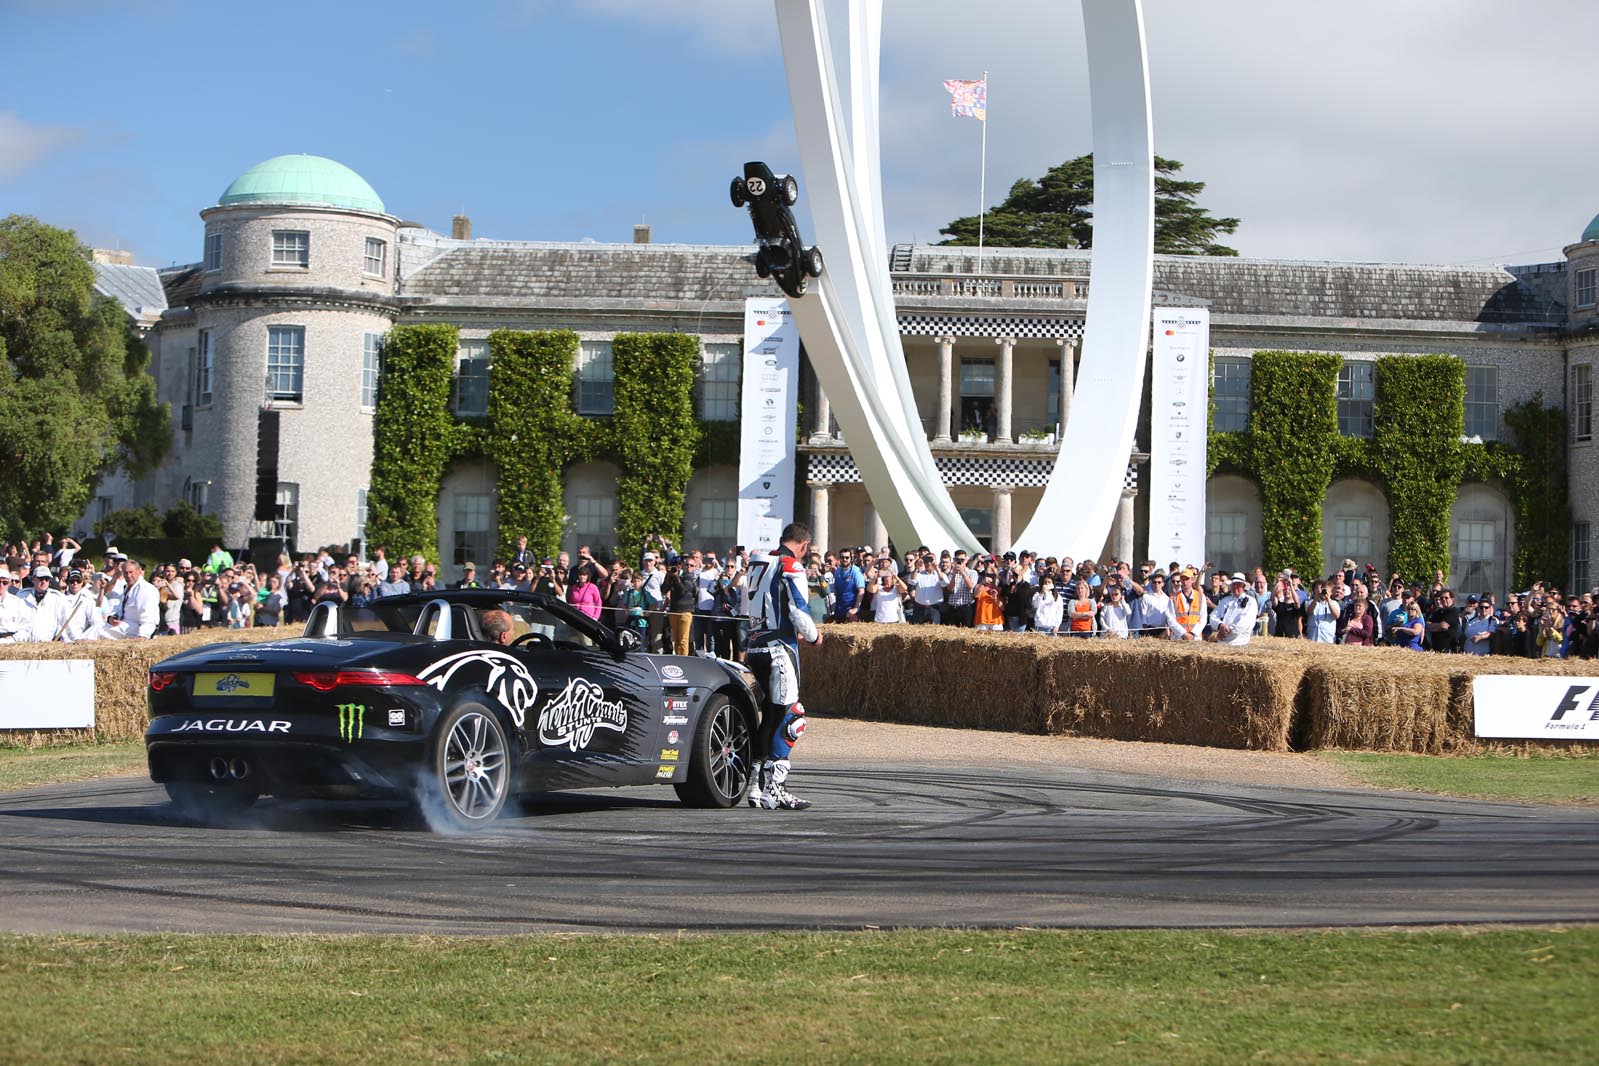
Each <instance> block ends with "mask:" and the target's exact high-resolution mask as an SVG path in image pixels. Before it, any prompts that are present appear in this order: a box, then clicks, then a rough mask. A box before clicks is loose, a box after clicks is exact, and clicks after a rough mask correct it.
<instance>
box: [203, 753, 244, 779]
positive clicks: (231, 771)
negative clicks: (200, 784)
mask: <svg viewBox="0 0 1599 1066" xmlns="http://www.w3.org/2000/svg"><path fill="white" fill-rule="evenodd" d="M249 776H250V764H249V763H247V762H245V761H244V760H243V759H240V758H237V757H235V758H232V759H224V758H222V756H220V755H218V756H217V757H215V758H213V759H212V760H211V780H213V781H225V780H227V779H228V778H232V779H233V780H235V781H243V780H244V779H245V778H246V777H249Z"/></svg>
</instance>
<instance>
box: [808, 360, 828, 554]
mask: <svg viewBox="0 0 1599 1066" xmlns="http://www.w3.org/2000/svg"><path fill="white" fill-rule="evenodd" d="M815 406H816V409H815V411H814V412H813V419H812V421H811V440H812V441H815V442H818V443H827V442H829V441H831V440H832V439H833V405H832V403H831V402H829V401H828V399H827V393H825V392H823V391H822V379H821V378H817V379H816V405H815ZM811 532H812V533H814V532H816V531H815V530H812V531H811Z"/></svg>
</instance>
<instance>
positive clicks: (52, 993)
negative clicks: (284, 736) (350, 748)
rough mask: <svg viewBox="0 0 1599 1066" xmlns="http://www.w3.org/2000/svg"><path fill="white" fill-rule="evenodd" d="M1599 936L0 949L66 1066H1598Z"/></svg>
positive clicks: (941, 935) (43, 945) (246, 943)
mask: <svg viewBox="0 0 1599 1066" xmlns="http://www.w3.org/2000/svg"><path fill="white" fill-rule="evenodd" d="M1596 986H1599V929H1594V928H1570V929H1558V928H1557V929H1549V928H1545V929H1513V930H1506V929H1486V930H1461V929H1448V930H1425V931H1386V932H1371V931H1354V932H1351V931H1339V932H1296V933H1280V932H1276V933H1254V932H1250V933H1227V932H1219V931H1184V932H1160V931H1148V932H1146V931H1138V932H1046V931H1009V932H1005V931H1001V932H951V931H934V932H893V933H829V934H784V935H778V934H768V935H718V936H684V937H660V936H648V937H620V936H611V937H599V936H582V937H563V936H538V937H505V938H496V939H458V938H442V937H437V938H436V937H425V938H411V937H389V938H381V937H344V938H330V937H309V936H308V937H275V938H274V937H197V936H178V935H145V936H119V937H39V936H3V937H0V993H3V994H4V996H5V1001H6V1010H5V1011H4V1012H0V1047H5V1048H7V1049H8V1051H7V1054H8V1057H9V1058H10V1059H11V1061H17V1062H29V1063H56V1062H95V1063H117V1062H146V1061H157V1060H159V1061H164V1062H171V1061H176V1062H195V1061H230V1062H233V1061H242V1062H308V1063H312V1062H314V1063H346V1062H389V1061H396V1062H421V1061H437V1062H452V1063H453V1062H474V1063H478V1062H561V1063H567V1062H590V1061H615V1060H621V1059H628V1060H640V1061H672V1062H696V1063H698V1062H707V1063H720V1062H732V1063H740V1064H742V1063H747V1062H750V1061H757V1060H759V1061H766V1060H777V1061H784V1062H791V1061H794V1062H806V1063H814V1062H851V1063H856V1062H1007V1063H1011V1062H1049V1063H1057V1062H1064V1061H1071V1062H1090V1063H1092V1062H1115V1063H1125V1062H1129V1061H1131V1062H1157V1061H1158V1062H1162V1063H1177V1064H1182V1063H1200V1062H1205V1063H1209V1062H1243V1061H1251V1062H1267V1063H1296V1064H1298V1063H1307V1062H1309V1063H1316V1062H1363V1063H1422V1062H1438V1061H1453V1062H1466V1061H1469V1062H1480V1063H1488V1062H1507V1063H1521V1062H1534V1061H1536V1062H1542V1063H1549V1062H1583V1063H1587V1062H1591V1061H1593V1057H1594V1053H1595V1050H1596V1049H1599V1014H1596V1013H1595V1012H1594V1011H1593V1009H1592V1006H1591V1004H1590V1003H1589V1002H1588V1000H1587V997H1585V996H1582V995H1580V994H1575V993H1574V991H1573V990H1578V989H1582V988H1593V987H1596Z"/></svg>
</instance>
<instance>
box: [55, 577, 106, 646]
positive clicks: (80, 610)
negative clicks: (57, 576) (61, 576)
mask: <svg viewBox="0 0 1599 1066" xmlns="http://www.w3.org/2000/svg"><path fill="white" fill-rule="evenodd" d="M85 584H86V583H85V582H84V580H83V571H81V570H68V571H67V581H66V586H67V587H66V596H67V624H66V628H65V629H64V630H63V631H62V633H61V639H62V640H68V641H71V640H99V639H100V637H101V636H102V635H103V634H102V633H101V632H100V622H101V619H100V607H99V604H98V602H97V601H98V600H99V597H98V596H96V595H95V594H94V592H93V591H91V590H90V589H88V588H86V587H85Z"/></svg>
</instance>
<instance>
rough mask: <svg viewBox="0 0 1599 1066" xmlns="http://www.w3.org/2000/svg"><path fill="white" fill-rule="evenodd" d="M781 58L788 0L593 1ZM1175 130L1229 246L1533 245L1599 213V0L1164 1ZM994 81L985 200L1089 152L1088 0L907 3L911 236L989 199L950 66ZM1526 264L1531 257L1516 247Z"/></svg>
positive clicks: (898, 198)
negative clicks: (957, 106)
mask: <svg viewBox="0 0 1599 1066" xmlns="http://www.w3.org/2000/svg"><path fill="white" fill-rule="evenodd" d="M581 2H582V4H583V7H584V8H585V9H586V10H588V11H589V12H590V13H592V14H594V15H597V16H602V17H606V18H619V19H629V20H633V21H636V22H642V23H645V24H650V25H661V26H670V25H675V26H681V27H686V28H688V29H689V30H691V31H692V32H693V33H694V34H695V36H696V39H697V40H698V42H699V43H700V44H701V45H702V46H703V47H705V48H707V49H712V50H721V51H743V52H749V53H764V54H770V55H771V56H773V57H774V58H775V57H776V54H777V53H776V46H777V31H776V20H775V18H774V16H773V11H772V5H771V3H770V2H767V0H682V2H679V3H675V4H662V3H659V0H581ZM1144 14H1145V26H1146V33H1147V38H1148V48H1149V61H1150V81H1151V93H1152V105H1153V111H1154V117H1155V144H1156V151H1158V152H1159V153H1160V154H1162V155H1165V156H1169V157H1173V158H1176V159H1180V160H1182V161H1183V163H1184V164H1185V172H1184V173H1185V176H1187V177H1190V178H1192V179H1194V180H1199V181H1204V182H1206V183H1207V186H1208V187H1207V189H1206V191H1205V193H1204V194H1203V196H1202V202H1203V203H1204V204H1205V205H1206V206H1207V207H1208V208H1209V209H1210V210H1211V211H1212V212H1213V213H1214V214H1217V215H1236V216H1238V217H1240V218H1242V219H1243V224H1242V225H1241V226H1240V228H1239V230H1238V232H1237V233H1236V234H1235V235H1234V236H1233V237H1232V238H1230V239H1229V241H1228V243H1230V244H1233V245H1234V246H1235V247H1237V248H1239V249H1240V251H1242V252H1243V253H1244V254H1246V255H1253V256H1280V257H1287V258H1353V259H1401V260H1411V261H1416V260H1430V261H1444V262H1462V261H1468V260H1484V261H1488V260H1495V259H1500V260H1510V261H1525V255H1524V254H1523V253H1525V252H1526V251H1527V250H1529V249H1531V250H1533V251H1540V250H1541V251H1542V252H1545V253H1547V252H1550V251H1552V250H1557V249H1558V247H1559V246H1560V245H1561V244H1562V243H1564V242H1566V241H1570V240H1574V239H1575V238H1576V235H1577V234H1578V233H1580V232H1581V230H1582V228H1583V226H1584V225H1585V224H1586V223H1587V221H1588V219H1589V218H1590V217H1592V215H1593V212H1594V211H1595V210H1599V189H1595V188H1594V186H1593V184H1592V181H1591V175H1592V174H1594V173H1596V172H1599V142H1595V141H1594V139H1593V138H1592V137H1590V136H1588V131H1587V127H1586V126H1585V125H1584V124H1583V119H1582V115H1583V114H1584V111H1583V101H1585V100H1586V99H1588V98H1589V96H1590V95H1591V84H1590V82H1591V77H1590V75H1589V73H1588V72H1589V70H1590V69H1591V65H1590V62H1589V57H1588V56H1587V54H1586V52H1587V50H1588V48H1589V42H1591V41H1593V40H1594V39H1596V38H1599V4H1593V3H1592V2H1591V0H1546V2H1544V3H1540V4H1537V5H1533V6H1531V7H1528V6H1526V5H1520V6H1517V5H1505V4H1502V3H1499V2H1497V0H1409V2H1405V3H1393V2H1392V0H1344V2H1342V3H1339V4H1331V5H1328V4H1323V5H1314V6H1312V5H1302V4H1284V3H1278V2H1269V0H1208V2H1207V3H1204V4H1195V3H1193V2H1192V0H1145V2H1144ZM985 69H987V70H988V71H989V74H990V112H989V115H990V119H989V127H988V197H987V200H988V203H989V204H994V203H997V202H999V201H1000V200H1001V199H1003V198H1004V195H1005V192H1006V190H1007V189H1008V188H1009V186H1010V184H1011V183H1012V182H1013V181H1015V180H1016V179H1018V178H1022V177H1037V176H1039V175H1041V174H1042V173H1043V172H1044V171H1045V170H1046V169H1047V168H1048V167H1049V166H1051V165H1053V164H1055V163H1058V162H1061V161H1062V160H1064V159H1067V158H1070V157H1072V156H1075V155H1078V154H1080V153H1082V152H1086V151H1088V150H1089V149H1090V147H1091V145H1090V138H1089V130H1088V117H1089V113H1088V99H1087V73H1086V71H1087V56H1086V53H1085V49H1084V41H1083V30H1082V22H1081V17H1080V14H1079V10H1078V6H1077V5H1076V4H1075V3H1063V2H1061V0H992V2H990V3H989V4H987V5H983V6H982V7H981V8H980V9H977V10H976V13H975V14H974V8H973V5H972V4H971V3H970V0H887V3H886V5H885V13H884V24H883V84H882V131H883V165H884V184H885V193H886V195H887V198H888V225H889V236H890V239H891V240H910V239H912V238H913V237H914V238H915V239H917V240H922V241H927V240H933V239H937V229H938V227H939V226H940V225H942V224H944V223H946V222H948V221H949V220H950V219H952V218H954V217H957V216H959V215H965V214H970V213H971V212H972V211H973V210H974V209H975V207H976V204H977V200H978V197H977V177H978V174H977V156H978V137H979V135H980V133H981V128H980V127H978V126H977V124H976V123H975V122H973V121H972V120H970V119H955V118H952V117H950V115H949V109H948V101H947V98H946V97H945V96H944V93H943V90H942V88H941V84H940V83H941V82H942V80H943V79H944V78H950V77H977V76H979V75H980V74H981V73H982V71H983V70H985ZM1518 257H1519V258H1518Z"/></svg>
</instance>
